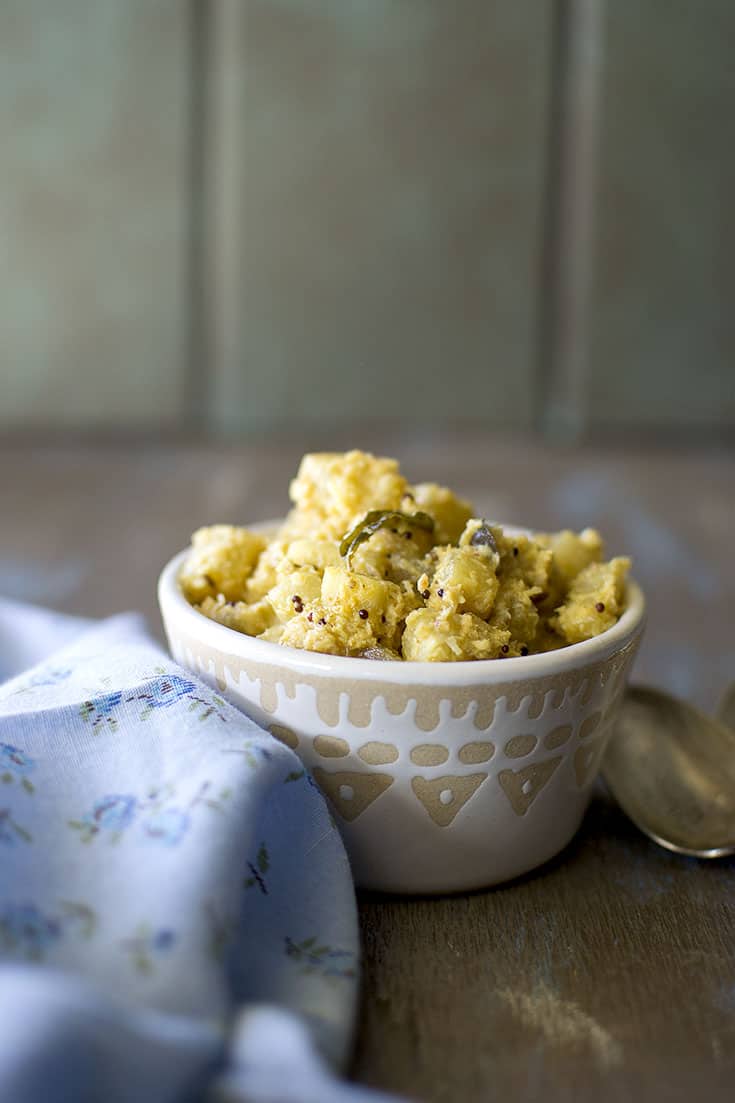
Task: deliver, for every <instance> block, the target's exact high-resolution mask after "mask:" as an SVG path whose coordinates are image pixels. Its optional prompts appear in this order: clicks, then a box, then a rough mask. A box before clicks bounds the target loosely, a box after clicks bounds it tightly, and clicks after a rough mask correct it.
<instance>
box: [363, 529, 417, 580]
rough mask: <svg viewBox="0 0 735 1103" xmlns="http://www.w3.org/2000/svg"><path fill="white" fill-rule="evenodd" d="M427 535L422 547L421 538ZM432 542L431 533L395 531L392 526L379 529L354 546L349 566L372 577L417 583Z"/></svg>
mask: <svg viewBox="0 0 735 1103" xmlns="http://www.w3.org/2000/svg"><path fill="white" fill-rule="evenodd" d="M422 536H423V537H424V538H426V543H425V545H424V548H423V552H422V550H421V549H420V548H419V545H418V540H420V539H421V537H422ZM430 543H431V537H430V534H429V533H426V532H424V533H421V535H419V532H418V531H417V532H416V533H414V532H412V531H411V530H407V532H405V533H403V532H397V531H396V532H393V531H392V530H391V529H389V528H387V529H379V530H378V532H376V533H375V535H374V536H372V537H371V538H370V539H369V540H366V541H365V543H364V544H359V545H358V547H357V548H355V550H354V552H353V553H352V556H351V558H350V567H351V569H352V570H354V571H357V572H358V573H359V574H366V575H370V577H371V578H386V579H388V581H389V582H396V583H400V582H405V581H409V582H411V583H415V582H416V580H417V578H418V577H419V575H420V574H422V573H423V571H424V570H425V562H424V553H425V552H426V551H427V549H428V547H429V545H430Z"/></svg>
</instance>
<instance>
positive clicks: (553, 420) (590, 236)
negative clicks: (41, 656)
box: [0, 0, 735, 433]
mask: <svg viewBox="0 0 735 1103" xmlns="http://www.w3.org/2000/svg"><path fill="white" fill-rule="evenodd" d="M733 57H735V3H733V2H732V0H700V2H698V3H694V2H693V0H453V2H452V3H447V2H446V0H0V255H2V264H1V265H0V381H1V383H2V387H1V389H0V427H4V428H16V429H17V428H19V427H34V428H46V427H48V426H52V427H56V428H59V427H61V428H63V427H70V428H74V429H87V428H91V429H99V428H106V427H109V426H112V427H116V428H131V429H135V430H140V429H152V428H159V427H163V428H177V427H180V428H184V429H191V428H197V429H210V430H213V431H253V430H255V431H261V430H267V429H268V428H271V427H283V426H284V425H289V424H294V423H297V422H298V423H299V424H304V423H307V424H308V423H318V422H320V421H334V420H335V419H344V418H357V419H378V418H380V419H384V418H386V417H387V418H390V419H393V420H396V421H400V420H405V421H412V422H414V423H426V422H428V421H431V422H433V423H437V422H440V421H441V420H443V419H455V420H456V419H462V420H473V421H480V422H483V423H487V424H488V425H491V426H500V427H503V428H520V429H531V428H537V429H544V428H546V429H548V430H550V431H557V432H559V431H565V430H566V429H568V428H572V429H573V430H575V431H578V432H580V433H584V432H585V431H587V432H594V431H596V430H597V429H605V430H612V431H615V430H616V429H621V428H627V427H629V426H634V427H638V428H640V429H646V428H648V427H654V428H655V427H664V428H668V429H672V428H676V429H681V430H684V431H685V430H687V429H692V430H694V431H697V432H700V433H701V431H702V430H703V429H704V430H706V429H709V428H713V429H718V430H720V431H721V430H722V429H727V428H728V427H733V426H735V368H734V367H733V365H734V364H735V311H734V310H733V291H734V290H735V228H734V219H733V205H734V203H733V201H734V200H735V141H733V118H735V62H734V61H733Z"/></svg>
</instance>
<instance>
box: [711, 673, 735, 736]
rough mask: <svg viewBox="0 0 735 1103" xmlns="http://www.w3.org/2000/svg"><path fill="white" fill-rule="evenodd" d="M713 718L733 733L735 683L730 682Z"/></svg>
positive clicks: (734, 729)
mask: <svg viewBox="0 0 735 1103" xmlns="http://www.w3.org/2000/svg"><path fill="white" fill-rule="evenodd" d="M715 716H716V717H717V719H718V720H719V721H720V723H721V724H725V725H726V727H728V728H730V729H731V731H735V682H731V683H730V685H729V686H728V687H727V689H726V690H725V692H724V694H723V695H722V698H721V700H720V703H719V705H718V706H717V712H716V713H715Z"/></svg>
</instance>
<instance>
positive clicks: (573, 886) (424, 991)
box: [0, 430, 735, 1103]
mask: <svg viewBox="0 0 735 1103" xmlns="http://www.w3.org/2000/svg"><path fill="white" fill-rule="evenodd" d="M353 440H357V441H358V443H359V444H360V446H362V447H369V448H372V449H373V450H376V451H382V452H384V453H386V454H388V455H397V456H399V458H400V459H401V461H402V464H403V466H404V469H405V471H406V473H407V474H408V476H409V477H410V478H412V479H415V480H425V479H431V478H434V479H436V480H437V481H441V482H445V483H447V484H448V485H450V486H452V487H454V488H456V489H458V490H460V491H462V492H463V493H465V494H466V495H468V496H469V497H470V498H473V499H474V501H475V503H476V505H477V507H478V510H480V511H482V512H483V513H484V514H485V515H488V516H491V517H493V518H497V519H499V520H507V521H516V522H519V523H525V524H528V525H530V526H535V527H540V528H544V527H552V526H553V527H562V526H569V527H582V526H583V525H585V524H595V525H598V526H599V527H600V528H601V529H602V531H603V534H604V535H605V536H606V537H607V539H608V545H609V548H610V550H611V552H627V553H629V554H632V556H633V557H634V560H635V574H636V577H637V578H638V580H639V581H640V582H641V583H642V585H643V586H644V588H645V590H646V593H647V596H648V601H649V611H650V612H649V615H650V620H649V627H648V631H647V636H646V640H645V642H644V646H643V648H642V652H641V655H640V657H639V660H638V664H637V667H636V675H635V677H636V679H637V680H641V681H650V682H654V683H655V684H658V685H663V686H665V687H667V688H669V689H672V690H674V691H675V692H678V693H680V694H682V695H685V696H687V697H689V698H690V699H691V700H693V701H695V702H696V703H698V704H699V705H701V706H702V707H704V708H708V709H713V708H714V706H715V703H716V699H717V697H718V695H719V694H721V693H722V692H723V691H724V689H725V686H726V684H727V683H728V682H729V681H730V680H731V679H735V633H734V632H733V630H732V625H731V619H732V613H733V611H734V610H735V601H734V600H733V599H734V597H735V587H734V584H733V570H732V565H731V564H732V559H733V553H732V547H733V539H734V538H735V523H734V522H735V456H734V455H733V454H732V453H727V452H726V451H724V450H720V451H717V452H712V451H710V452H702V451H696V450H691V451H687V450H685V449H683V448H678V449H671V448H669V449H665V448H659V449H645V450H644V449H641V448H634V447H627V448H622V447H620V446H619V447H612V446H609V447H596V448H591V447H586V448H585V449H584V450H582V451H572V450H561V449H554V448H551V447H550V446H546V445H543V444H539V443H527V442H524V441H519V440H517V439H516V440H503V439H499V438H497V437H492V438H491V437H483V436H482V435H480V434H477V433H474V434H473V433H464V434H424V435H422V436H418V435H417V434H415V433H414V434H410V433H408V434H407V433H405V432H400V431H398V430H395V431H390V432H389V431H385V432H382V433H380V434H378V433H376V432H374V431H373V432H370V433H362V434H360V435H359V440H358V438H357V437H354V438H353V437H347V436H346V435H345V434H343V435H342V436H339V435H336V434H332V435H331V436H329V437H326V438H325V436H324V435H323V434H322V435H319V436H317V434H312V436H311V437H309V436H308V435H307V434H305V435H304V436H303V438H301V439H299V440H294V439H280V440H279V439H269V440H266V441H263V442H259V443H254V444H251V445H249V446H243V445H238V446H226V445H219V446H214V445H206V444H184V443H175V442H169V443H158V444H146V443H137V444H123V443H119V444H105V445H102V444H97V445H93V444H87V445H82V444H67V445H64V444H61V443H55V444H38V443H36V444H31V443H29V442H26V443H24V442H22V441H18V440H16V441H15V442H10V441H6V442H4V443H3V444H0V593H4V594H6V595H7V596H15V597H18V598H22V599H25V600H32V601H36V602H38V603H41V604H47V605H52V606H55V607H57V608H59V609H63V610H66V611H69V612H75V613H82V614H89V615H92V616H102V615H105V614H108V613H113V612H117V611H119V610H121V609H126V608H136V609H141V610H143V612H144V613H145V614H146V615H147V616H148V617H149V620H150V623H151V625H152V626H153V628H154V629H155V631H156V632H157V633H158V634H160V626H159V621H158V614H157V610H156V605H155V582H156V577H157V574H158V570H159V568H160V566H161V565H162V563H163V562H164V561H165V560H166V559H167V558H168V557H169V556H170V555H171V554H172V553H173V552H175V551H177V550H178V549H179V548H180V547H183V546H184V545H185V543H186V542H187V539H188V536H189V533H190V532H191V530H192V529H193V528H195V527H197V526H198V525H200V524H204V523H207V522H213V521H220V520H221V521H225V520H227V521H235V522H247V521H252V520H257V519H262V518H266V517H273V516H278V515H280V514H282V513H283V511H284V509H285V508H286V486H287V481H288V478H289V476H290V475H291V474H292V472H293V471H294V469H295V466H296V464H297V462H298V459H299V456H300V455H301V453H302V452H303V451H304V450H305V449H307V448H315V447H319V448H342V447H349V446H351V445H352V443H353ZM360 908H361V917H362V929H363V937H364V949H365V962H364V987H363V1000H362V1013H361V1022H360V1028H359V1032H358V1038H357V1044H356V1050H355V1059H354V1066H353V1074H354V1076H355V1078H356V1079H358V1080H360V1081H363V1082H365V1083H369V1084H372V1085H376V1086H380V1087H383V1088H386V1089H391V1090H393V1091H396V1092H400V1093H404V1094H406V1095H407V1096H409V1097H411V1098H414V1099H417V1100H424V1101H426V1103H430V1101H431V1103H454V1101H459V1100H462V1101H466V1103H474V1101H478V1103H480V1101H483V1103H484V1101H485V1100H513V1101H522V1103H525V1101H530V1100H537V1099H538V1100H541V1099H543V1100H544V1101H545V1103H562V1101H567V1100H594V1101H595V1103H618V1101H620V1103H623V1101H629V1100H641V1101H643V1100H645V1101H648V1100H653V1101H655V1103H658V1101H662V1103H663V1101H666V1103H669V1101H672V1103H678V1101H681V1103H685V1101H686V1103H689V1101H690V1100H692V1099H694V1098H699V1099H702V1100H708V1101H711V1103H725V1101H727V1103H729V1101H730V1100H731V1099H732V1098H733V1092H734V1091H735V1089H733V1083H735V863H733V862H732V861H727V860H723V861H720V862H714V863H709V864H705V863H698V862H697V861H695V860H692V859H686V858H681V857H677V856H674V855H670V854H667V853H665V852H664V851H662V850H660V849H658V848H656V847H655V846H654V845H653V844H651V843H649V842H648V841H647V840H646V839H644V838H643V837H642V836H641V835H639V834H638V833H637V832H636V830H635V829H634V828H632V827H631V826H629V825H628V823H627V822H626V821H625V820H624V819H623V817H622V816H621V814H620V813H619V812H618V811H617V809H616V808H615V807H614V806H613V805H612V804H611V803H610V802H609V801H608V800H607V799H606V798H605V797H604V795H603V794H602V792H600V794H599V795H598V796H597V797H596V799H595V800H594V802H593V804H592V807H591V809H590V812H589V814H588V816H587V818H586V820H585V822H584V824H583V827H582V829H581V831H580V832H579V834H578V836H577V838H576V839H575V841H574V842H573V843H572V844H571V846H570V847H569V848H568V849H567V850H566V851H565V852H564V853H563V854H562V855H560V856H559V857H558V858H557V859H556V860H555V861H553V862H551V863H550V864H548V865H547V866H545V867H544V868H543V869H542V870H540V871H539V872H537V873H536V874H534V875H531V876H528V877H526V878H524V879H522V880H520V881H518V882H515V883H513V884H511V885H508V886H505V887H501V888H497V889H494V890H491V891H488V892H478V893H474V894H471V895H457V896H453V897H447V898H442V899H398V898H388V897H380V896H377V895H368V894H363V895H361V898H360Z"/></svg>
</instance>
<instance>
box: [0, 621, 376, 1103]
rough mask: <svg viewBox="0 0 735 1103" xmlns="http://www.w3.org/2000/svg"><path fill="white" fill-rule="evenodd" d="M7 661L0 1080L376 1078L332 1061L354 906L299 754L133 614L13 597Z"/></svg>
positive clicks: (122, 1094) (93, 1092) (177, 1093)
mask: <svg viewBox="0 0 735 1103" xmlns="http://www.w3.org/2000/svg"><path fill="white" fill-rule="evenodd" d="M59 643H61V644H62V645H63V646H61V647H60V648H59V647H57V644H59ZM31 664H35V665H31ZM28 666H30V669H25V670H23V671H20V672H19V669H18V668H19V667H28ZM0 676H5V677H9V680H7V681H5V682H4V683H3V684H2V685H0V1100H3V1103H62V1101H63V1103H67V1101H68V1103H87V1101H88V1103H99V1101H101V1100H105V1103H133V1101H135V1103H169V1101H172V1103H174V1101H175V1103H194V1101H197V1103H198V1101H204V1100H213V1101H214V1100H219V1101H225V1100H232V1101H233V1103H234V1101H245V1100H247V1101H252V1103H288V1101H293V1103H331V1101H334V1103H337V1101H339V1103H342V1101H344V1103H348V1101H350V1103H360V1101H366V1100H368V1099H369V1100H373V1101H374V1100H376V1099H377V1096H376V1095H375V1094H374V1093H372V1092H368V1091H366V1090H363V1089H360V1088H358V1087H354V1086H350V1085H346V1084H341V1083H339V1082H338V1081H337V1080H335V1079H334V1078H333V1076H332V1074H331V1072H330V1069H329V1065H330V1064H331V1065H335V1066H337V1067H339V1066H340V1065H343V1064H344V1062H345V1060H346V1058H347V1056H348V1054H349V1049H350V1044H351V1035H352V1028H353V1023H354V1016H355V1006H356V996H357V979H358V968H359V962H358V950H359V941H358V926H357V915H356V909H355V899H354V891H353V885H352V879H351V876H350V870H349V866H348V862H347V858H346V855H345V852H344V848H343V846H342V842H341V840H340V837H339V833H338V831H337V830H336V828H335V825H334V822H333V820H332V818H331V816H330V813H329V811H328V808H327V807H326V805H325V802H324V800H323V798H322V796H321V794H320V793H319V791H318V790H317V789H316V788H315V786H314V783H313V782H312V780H311V778H310V776H309V775H308V774H307V773H306V772H305V771H304V769H303V767H302V765H301V762H300V760H299V759H298V757H297V756H296V755H295V754H294V753H293V752H292V751H290V750H289V749H288V748H287V747H284V746H283V745H281V744H280V743H278V742H277V741H275V740H274V739H273V738H272V737H271V736H270V735H268V734H266V733H265V732H263V731H262V730H261V729H260V728H258V727H257V725H255V724H254V723H253V722H252V721H250V720H249V719H248V718H247V717H245V716H244V715H243V714H242V713H241V712H239V711H238V710H237V709H235V708H234V707H232V706H231V705H229V704H228V703H226V702H225V701H224V700H223V699H222V698H221V697H219V696H217V694H215V693H213V692H212V691H211V690H210V689H209V688H208V687H207V686H205V685H203V684H202V683H200V682H198V681H197V680H195V679H194V678H193V677H192V676H191V675H190V674H189V673H188V672H186V671H184V670H182V669H180V668H178V667H177V666H176V665H175V664H174V663H173V662H172V661H171V660H170V659H169V658H168V657H167V656H165V655H164V654H163V653H162V652H161V651H160V650H159V649H158V648H157V647H156V646H155V645H154V644H153V643H152V642H151V641H150V640H149V639H148V638H147V636H146V634H145V630H144V627H143V625H142V622H141V621H140V620H139V618H137V617H135V616H133V615H125V616H121V617H116V618H113V619H111V620H108V621H105V622H102V623H101V624H93V623H89V622H84V621H80V620H78V619H76V618H68V617H62V616H60V615H59V614H50V613H47V612H45V611H43V610H38V609H34V608H30V607H28V606H23V605H16V604H13V603H10V602H0Z"/></svg>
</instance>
